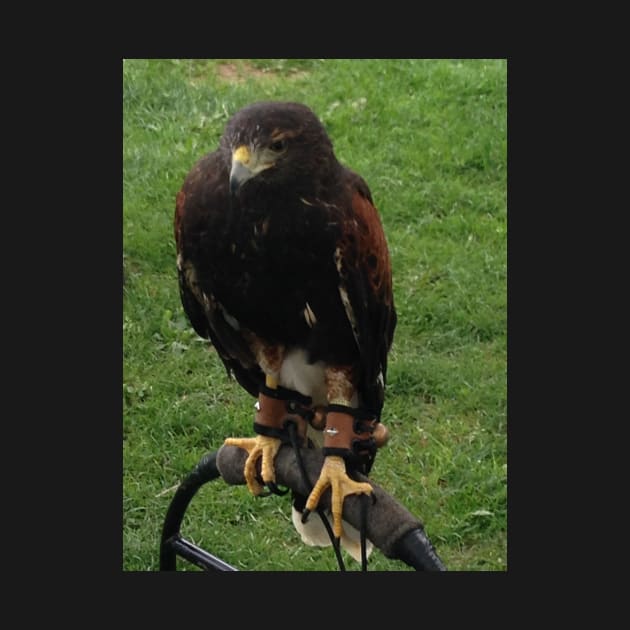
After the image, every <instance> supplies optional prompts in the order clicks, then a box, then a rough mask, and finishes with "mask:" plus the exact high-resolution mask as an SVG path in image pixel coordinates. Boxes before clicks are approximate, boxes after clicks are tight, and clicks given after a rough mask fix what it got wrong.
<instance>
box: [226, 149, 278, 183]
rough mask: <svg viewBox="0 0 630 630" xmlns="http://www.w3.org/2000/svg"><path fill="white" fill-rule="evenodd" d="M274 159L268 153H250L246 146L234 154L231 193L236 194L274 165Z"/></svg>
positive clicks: (236, 150)
mask: <svg viewBox="0 0 630 630" xmlns="http://www.w3.org/2000/svg"><path fill="white" fill-rule="evenodd" d="M274 161H275V160H274V159H273V157H272V156H270V155H268V154H267V152H266V151H264V150H263V151H250V148H249V147H248V146H246V145H244V144H242V145H241V146H240V147H237V148H236V149H235V150H234V153H232V169H231V170H230V192H231V193H232V194H234V193H235V192H236V191H237V190H238V189H239V188H240V187H241V186H242V185H243V184H244V183H245V182H246V181H248V180H249V179H251V178H252V177H254V176H255V175H258V173H260V172H261V171H264V170H265V169H267V168H269V167H271V166H273V165H274Z"/></svg>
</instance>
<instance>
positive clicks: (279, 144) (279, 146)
mask: <svg viewBox="0 0 630 630" xmlns="http://www.w3.org/2000/svg"><path fill="white" fill-rule="evenodd" d="M269 148H270V149H271V150H272V151H275V152H276V153H279V152H280V151H284V150H285V149H286V148H287V143H286V141H285V140H276V141H275V142H272V143H271V144H270V145H269Z"/></svg>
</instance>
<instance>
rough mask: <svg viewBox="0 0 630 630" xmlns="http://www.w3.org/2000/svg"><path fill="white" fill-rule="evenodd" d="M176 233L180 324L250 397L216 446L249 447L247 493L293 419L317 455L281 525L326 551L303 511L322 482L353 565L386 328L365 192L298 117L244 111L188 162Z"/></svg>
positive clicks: (267, 477)
mask: <svg viewBox="0 0 630 630" xmlns="http://www.w3.org/2000/svg"><path fill="white" fill-rule="evenodd" d="M174 228H175V241H176V246H177V269H178V278H179V289H180V296H181V301H182V304H183V308H184V310H185V312H186V314H187V317H188V319H189V321H190V323H191V325H192V326H193V328H194V329H195V331H196V332H197V334H199V335H200V336H201V337H204V338H207V339H209V340H210V341H211V343H212V345H213V346H214V347H215V349H216V351H217V353H218V356H219V357H220V359H221V360H222V362H223V363H224V364H225V367H226V368H227V371H228V373H229V374H231V375H232V376H233V377H234V378H235V379H236V380H237V382H238V383H239V384H240V385H241V386H242V387H244V388H245V389H246V390H247V391H248V392H249V393H250V394H251V395H252V396H254V397H256V398H257V399H258V400H257V403H256V409H257V411H256V413H255V416H254V427H253V428H254V431H253V433H254V434H255V435H254V436H253V437H243V438H228V439H226V441H225V443H226V444H231V445H236V446H239V447H241V448H243V449H245V450H246V451H247V452H248V458H247V460H246V464H245V470H244V474H245V478H246V482H247V486H248V488H249V489H250V491H251V492H252V493H253V494H254V495H259V494H261V493H262V492H263V490H264V486H265V485H267V486H269V487H273V486H274V484H275V472H274V457H275V455H276V453H277V452H278V449H279V447H280V446H281V444H282V443H283V442H286V441H287V439H286V436H287V419H291V420H293V421H294V422H296V423H297V424H298V425H299V435H300V438H301V439H303V443H304V444H305V445H306V443H307V441H308V444H309V445H311V446H312V445H314V444H320V445H322V448H323V454H324V463H323V466H322V469H321V472H320V476H319V479H318V481H317V483H316V484H315V486H314V487H313V489H312V491H311V493H310V495H309V496H308V497H298V496H294V502H293V522H294V524H295V526H296V528H297V529H298V531H299V532H300V534H301V536H302V540H303V541H304V542H306V543H308V544H318V545H324V544H326V542H325V536H322V532H321V529H322V527H321V526H322V523H321V522H319V525H318V524H317V521H319V519H316V518H308V515H309V514H310V512H312V511H313V510H314V509H315V508H316V507H317V506H318V503H319V500H320V497H321V495H322V493H323V492H324V491H325V490H326V489H328V488H329V487H330V488H331V493H332V494H331V506H332V530H333V532H334V536H335V538H336V539H337V540H340V541H341V543H342V545H344V546H345V547H346V548H347V549H348V550H349V551H350V553H351V554H352V555H353V556H354V557H355V558H356V557H357V553H356V549H357V544H356V530H355V531H354V532H351V529H352V528H350V527H349V526H348V524H347V523H345V522H344V521H343V520H342V509H343V501H344V500H345V498H346V497H347V496H348V495H351V494H370V493H371V491H372V487H371V485H370V484H369V483H366V482H359V481H357V480H356V479H353V474H354V472H355V471H361V472H363V473H365V474H367V473H368V472H369V470H370V468H371V466H372V463H373V461H374V457H375V452H376V447H375V444H376V443H378V439H377V436H382V434H383V431H382V429H383V427H384V425H383V424H382V423H380V418H381V411H382V409H383V403H384V391H385V383H386V375H387V357H388V352H389V350H390V348H391V345H392V341H393V336H394V329H395V326H396V311H395V308H394V299H393V293H392V271H391V263H390V256H389V252H388V248H387V242H386V238H385V235H384V232H383V228H382V224H381V220H380V218H379V215H378V212H377V210H376V208H375V206H374V203H373V201H372V195H371V193H370V189H369V188H368V185H367V183H366V182H365V181H364V179H363V178H362V177H361V176H360V175H358V174H357V173H355V172H354V171H352V170H350V169H349V168H347V167H346V166H344V165H342V164H341V163H340V162H339V161H338V160H337V157H336V156H335V153H334V151H333V145H332V143H331V140H330V138H329V137H328V135H327V133H326V131H325V129H324V126H323V125H322V123H321V122H320V121H319V119H318V118H317V116H316V115H315V114H314V113H313V111H312V110H311V109H310V108H308V107H307V106H305V105H303V104H300V103H292V102H256V103H253V104H251V105H248V106H247V107H245V108H243V109H241V110H240V111H238V112H237V113H236V114H234V115H233V116H232V117H231V118H230V120H229V121H228V122H227V124H226V127H225V130H224V133H223V135H222V137H221V139H220V142H219V146H218V148H217V149H216V150H215V151H213V152H211V153H208V154H207V155H205V156H204V157H202V158H201V159H199V161H198V162H197V163H196V164H195V165H194V166H193V167H192V170H191V171H190V172H189V174H188V175H187V177H186V178H185V181H184V183H183V186H182V188H181V190H180V191H179V193H178V194H177V198H176V209H175V221H174ZM296 410H297V412H296ZM307 420H309V421H308V422H307ZM317 437H318V438H319V439H317ZM311 438H312V439H311ZM322 438H323V439H322ZM378 445H380V443H379V444H378ZM259 460H260V462H259ZM259 463H260V466H261V473H260V474H259V473H258V471H257V466H258V464H259ZM314 521H315V522H314ZM309 527H310V529H309ZM318 528H319V530H318ZM328 544H330V542H328ZM353 550H354V551H353Z"/></svg>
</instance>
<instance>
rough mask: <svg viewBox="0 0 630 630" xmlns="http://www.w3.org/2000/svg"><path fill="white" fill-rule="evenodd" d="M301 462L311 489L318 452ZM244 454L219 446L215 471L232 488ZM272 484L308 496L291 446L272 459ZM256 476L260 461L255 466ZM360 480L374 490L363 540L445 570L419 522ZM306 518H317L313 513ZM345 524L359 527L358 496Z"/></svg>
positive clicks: (307, 452) (326, 504) (325, 498)
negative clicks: (273, 466) (273, 463)
mask: <svg viewBox="0 0 630 630" xmlns="http://www.w3.org/2000/svg"><path fill="white" fill-rule="evenodd" d="M301 453H302V459H303V461H304V467H305V469H306V472H307V474H308V478H309V481H310V483H311V487H312V486H314V485H315V483H316V481H317V478H318V477H319V472H320V470H321V467H322V464H323V461H324V457H323V455H322V452H321V451H320V450H315V449H312V450H311V449H302V451H301ZM246 459H247V453H246V451H244V450H243V449H241V448H239V447H237V446H226V445H224V446H222V447H221V448H220V449H219V451H218V453H217V468H218V470H219V472H220V473H221V477H222V478H223V480H224V481H225V482H226V483H228V484H232V485H242V484H244V483H245V477H244V474H243V469H244V467H245V460H246ZM275 470H276V483H278V484H280V485H283V486H288V487H289V488H291V490H293V491H295V492H297V493H298V494H301V495H303V496H308V495H309V493H310V488H306V487H305V486H304V483H303V481H302V475H301V474H300V469H299V466H298V463H297V459H296V456H295V453H294V452H293V449H292V447H291V446H288V445H284V446H282V447H281V448H280V450H279V451H278V454H277V456H276V459H275ZM258 471H259V473H260V462H259V463H258ZM357 478H358V479H359V480H360V481H369V483H370V484H371V485H372V487H373V488H374V490H373V493H372V495H373V496H374V497H375V499H376V501H375V502H374V503H372V501H370V504H369V508H368V518H367V537H368V539H369V540H371V541H372V542H373V543H374V545H375V546H376V547H378V548H379V549H380V550H381V551H382V552H383V554H384V555H385V556H387V557H388V558H394V559H397V560H403V561H404V562H406V563H407V564H410V565H411V566H414V567H415V568H416V569H419V570H429V571H445V570H446V569H445V567H444V565H443V564H442V561H441V560H440V559H439V558H438V556H437V554H436V553H435V550H434V549H433V546H432V544H431V542H430V541H429V539H428V538H427V537H426V535H425V534H424V528H423V525H422V522H421V521H420V520H418V519H417V518H416V517H415V516H413V515H412V514H411V513H410V512H409V511H408V510H406V509H405V508H404V507H403V506H402V505H401V504H400V503H398V502H397V501H396V500H395V499H394V498H393V497H392V496H391V495H389V494H388V493H387V492H385V490H383V489H382V488H381V487H380V486H379V485H378V484H376V483H374V482H373V481H372V480H370V479H368V478H367V477H365V476H363V475H361V474H358V475H357ZM320 507H322V508H325V509H329V508H330V491H329V490H326V491H325V492H324V494H323V495H322V498H321V500H320ZM309 518H319V516H318V515H317V513H316V512H313V514H311V516H310V517H309ZM343 518H344V520H345V521H347V522H348V523H350V524H351V525H353V526H354V527H356V528H357V529H359V528H360V524H361V502H360V499H359V497H358V495H351V496H349V497H347V498H346V500H345V501H344V503H343Z"/></svg>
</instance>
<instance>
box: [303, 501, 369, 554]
mask: <svg viewBox="0 0 630 630" xmlns="http://www.w3.org/2000/svg"><path fill="white" fill-rule="evenodd" d="M291 517H292V520H293V525H294V527H295V529H296V530H297V532H298V533H299V534H300V537H301V538H302V542H303V543H304V544H306V545H309V546H310V547H329V546H330V545H331V544H332V542H331V540H330V537H329V536H328V532H327V531H326V527H325V526H324V524H323V523H322V520H321V518H320V516H319V514H318V513H317V512H314V513H313V514H311V515H310V516H309V519H308V521H307V522H306V523H302V512H301V511H299V510H297V509H296V508H295V507H294V506H293V507H292V508H291ZM326 518H327V519H328V522H329V523H330V526H331V527H332V516H331V515H330V513H328V512H326ZM341 547H342V548H343V549H345V550H346V551H347V552H348V553H349V554H350V556H351V557H352V558H353V559H354V560H356V561H357V562H361V533H360V532H359V530H358V529H356V528H355V527H353V526H352V525H350V523H347V522H346V521H343V534H342V535H341ZM373 549H374V545H373V544H372V543H371V542H370V541H369V540H367V541H366V555H367V557H368V558H369V557H370V554H371V553H372V550H373Z"/></svg>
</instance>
